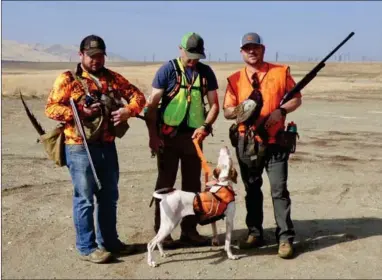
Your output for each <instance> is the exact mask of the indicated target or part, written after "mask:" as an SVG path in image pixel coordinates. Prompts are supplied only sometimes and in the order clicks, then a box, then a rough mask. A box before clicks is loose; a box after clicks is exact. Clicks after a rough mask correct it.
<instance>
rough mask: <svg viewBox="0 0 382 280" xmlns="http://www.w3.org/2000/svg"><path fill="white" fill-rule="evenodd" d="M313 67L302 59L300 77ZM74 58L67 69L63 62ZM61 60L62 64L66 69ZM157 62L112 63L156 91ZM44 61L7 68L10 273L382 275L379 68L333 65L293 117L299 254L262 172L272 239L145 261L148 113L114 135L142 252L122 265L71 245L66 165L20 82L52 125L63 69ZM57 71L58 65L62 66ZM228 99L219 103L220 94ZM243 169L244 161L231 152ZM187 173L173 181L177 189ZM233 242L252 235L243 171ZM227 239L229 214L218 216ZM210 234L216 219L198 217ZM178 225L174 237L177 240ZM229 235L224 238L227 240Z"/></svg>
mask: <svg viewBox="0 0 382 280" xmlns="http://www.w3.org/2000/svg"><path fill="white" fill-rule="evenodd" d="M212 66H213V69H214V70H215V71H216V75H217V76H218V81H219V85H220V90H219V95H220V97H222V96H223V94H224V89H225V81H224V80H225V78H226V76H227V75H228V74H229V73H232V72H233V71H234V70H235V69H237V68H238V67H240V66H239V65H233V64H230V65H228V64H227V65H225V64H217V65H212ZM312 66H313V64H304V65H302V64H293V65H292V68H291V70H292V74H294V76H295V77H296V80H297V81H298V80H299V79H300V78H301V75H302V74H304V73H306V71H308V70H309V69H310V68H311V67H312ZM65 67H66V66H65ZM65 67H62V70H64V69H66V68H65ZM157 68H158V65H151V66H150V65H148V66H123V67H122V66H115V67H114V69H115V70H117V71H120V72H121V73H123V74H124V75H125V76H126V77H127V78H128V79H130V80H131V81H132V82H133V83H136V84H137V85H138V86H140V87H141V88H142V89H143V90H144V91H145V93H147V94H149V92H148V90H149V89H150V82H151V79H152V77H153V74H154V73H155V71H156V69H157ZM54 69H55V70H49V69H44V68H43V67H37V68H36V69H34V68H33V67H29V68H28V69H27V68H21V67H19V68H17V67H10V68H8V69H7V68H6V69H4V70H3V79H2V85H3V91H2V184H1V189H2V192H1V196H2V199H1V201H2V207H1V208H2V209H1V210H2V224H1V229H2V240H1V246H2V273H1V276H2V278H4V279H15V278H18V279H20V278H29V279H30V278H39V279H43V278H49V279H53V278H65V279H69V278H70V279H72V278H76V279H80V278H81V279H85V278H86V279H101V278H146V279H147V278H152V279H163V278H197V279H219V278H224V279H232V278H247V279H248V278H263V279H264V278H326V279H329V278H331V279H333V278H347V279H349V278H353V279H354V278H363V279H371V278H374V279H377V278H382V266H381V259H382V246H381V244H382V206H381V200H382V189H381V186H382V141H381V139H382V65H381V64H352V63H343V64H330V65H328V66H327V67H326V68H324V69H323V70H322V71H321V73H320V76H319V77H318V78H317V79H316V80H314V81H313V82H312V83H311V84H310V85H308V86H307V88H306V90H304V92H303V94H304V98H303V105H302V107H301V108H300V109H299V110H298V111H296V112H294V113H292V114H290V115H288V121H291V120H293V121H295V122H296V123H297V125H298V130H299V134H300V139H299V141H298V146H297V151H296V153H295V154H293V155H291V158H290V166H289V181H288V186H289V191H290V193H291V198H292V218H293V221H294V225H295V230H296V233H297V237H296V240H295V248H296V256H295V258H294V259H291V260H282V259H280V258H278V257H277V255H276V254H277V246H276V243H275V238H274V229H275V222H274V216H273V209H272V202H271V197H270V189H269V182H268V179H267V177H266V174H265V173H264V185H263V192H264V211H265V217H264V228H265V237H266V241H267V244H266V246H264V247H262V248H259V249H252V250H248V251H241V250H238V249H237V248H235V249H234V252H235V253H237V254H240V255H242V258H241V259H239V260H237V261H231V260H228V259H227V258H226V255H225V253H224V251H223V247H222V246H220V247H200V248H179V249H176V250H171V251H168V253H169V257H168V258H165V259H164V258H161V257H160V256H159V254H158V251H157V250H156V251H154V257H155V259H156V261H157V263H158V264H159V265H160V266H159V267H157V268H150V267H149V266H148V265H147V263H146V257H147V254H146V243H147V242H148V241H149V240H150V239H151V238H152V237H153V212H154V211H153V208H149V202H150V200H151V194H152V191H153V189H154V184H155V181H156V175H157V174H156V159H152V158H150V151H149V149H148V135H147V130H146V128H145V126H144V123H143V122H142V121H141V120H139V119H133V120H131V121H130V125H131V129H130V130H129V131H128V133H127V135H126V136H125V137H124V138H123V139H122V140H121V139H118V140H117V147H118V151H119V162H120V171H121V176H120V184H119V186H120V200H119V204H118V230H119V235H120V238H121V239H122V240H123V241H125V242H128V243H132V244H136V245H137V246H138V248H139V249H140V250H139V251H138V252H137V253H136V254H134V255H132V256H124V257H120V258H118V260H116V261H115V262H113V263H110V264H103V265H96V264H91V263H88V262H83V261H80V260H79V259H78V257H77V253H76V249H75V247H74V242H75V235H74V228H73V221H72V197H71V196H72V184H71V179H70V176H69V173H68V170H67V169H66V168H64V167H62V168H59V167H55V166H54V164H53V163H52V162H51V161H49V160H48V159H46V157H45V155H44V152H43V149H42V146H41V144H39V143H36V139H37V133H36V131H35V130H34V128H33V127H32V125H31V124H30V122H29V120H28V119H27V117H26V114H25V112H24V110H23V108H22V105H21V102H20V100H19V99H17V98H15V91H16V89H18V88H21V89H22V90H23V92H24V93H25V95H26V96H27V97H28V96H29V98H28V99H27V102H28V105H29V106H30V108H31V109H32V111H33V113H34V114H35V116H36V117H37V118H38V120H39V121H40V122H41V123H42V125H43V126H44V128H46V129H49V128H51V127H53V125H54V124H55V123H54V122H53V121H51V120H49V119H47V118H46V117H45V116H44V112H43V110H44V105H45V100H46V96H47V93H48V92H47V90H48V89H49V87H50V86H51V84H52V83H53V80H54V78H55V76H56V75H57V74H58V73H59V72H61V71H62V70H60V68H59V67H58V68H54ZM57 69H58V70H57ZM220 101H222V100H221V99H220ZM230 125H231V122H229V121H226V120H225V119H224V117H223V114H222V113H221V114H220V116H219V118H218V120H217V122H216V124H215V125H214V132H215V135H214V137H209V138H208V139H207V140H206V144H205V147H206V148H205V155H206V157H207V159H208V160H209V161H210V162H211V166H213V165H214V164H215V163H216V160H217V156H218V151H219V148H220V147H221V146H222V145H228V147H230V149H231V151H233V149H232V147H231V146H230V143H229V139H228V128H229V126H230ZM234 163H235V166H236V167H237V168H238V165H237V160H236V159H235V161H234ZM179 182H180V177H179V176H178V180H177V184H176V186H179ZM234 187H235V190H236V191H237V206H236V207H237V213H236V219H235V230H234V234H233V236H234V240H235V241H234V242H235V244H236V242H237V240H239V239H240V238H243V237H244V236H245V235H246V227H245V204H244V195H245V191H244V188H243V184H242V182H241V179H240V177H239V183H238V184H237V185H235V186H234ZM217 226H218V230H219V233H220V238H221V241H223V239H224V233H225V225H224V222H222V221H219V222H218V223H217ZM199 230H200V232H201V233H202V234H205V235H209V236H211V227H210V226H208V225H207V226H203V227H201V226H199ZM179 234H180V232H179V228H177V229H176V230H175V232H174V234H173V236H174V237H175V238H178V237H179ZM221 244H223V243H221Z"/></svg>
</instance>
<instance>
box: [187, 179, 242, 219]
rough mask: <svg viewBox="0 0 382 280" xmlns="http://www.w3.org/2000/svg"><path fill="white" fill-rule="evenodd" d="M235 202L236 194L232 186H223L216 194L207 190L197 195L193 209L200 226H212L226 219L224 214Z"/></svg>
mask: <svg viewBox="0 0 382 280" xmlns="http://www.w3.org/2000/svg"><path fill="white" fill-rule="evenodd" d="M234 200H235V192H234V191H233V189H232V187H231V186H221V187H220V188H219V189H218V190H217V191H216V192H210V191H209V189H207V190H206V191H204V192H201V193H197V194H196V196H195V198H194V202H193V207H194V211H195V214H196V216H198V223H199V224H200V225H206V224H210V223H212V222H214V221H217V220H220V219H223V218H224V212H225V210H226V209H227V206H228V204H229V203H230V202H232V201H234Z"/></svg>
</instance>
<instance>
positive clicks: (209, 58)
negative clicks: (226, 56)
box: [208, 53, 211, 62]
mask: <svg viewBox="0 0 382 280" xmlns="http://www.w3.org/2000/svg"><path fill="white" fill-rule="evenodd" d="M208 62H211V53H208Z"/></svg>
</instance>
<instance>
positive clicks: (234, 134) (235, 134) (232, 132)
mask: <svg viewBox="0 0 382 280" xmlns="http://www.w3.org/2000/svg"><path fill="white" fill-rule="evenodd" d="M237 128H238V126H237V124H235V123H234V124H232V125H231V126H230V128H229V140H231V145H232V147H234V148H236V147H237V144H238V142H239V131H238V130H237Z"/></svg>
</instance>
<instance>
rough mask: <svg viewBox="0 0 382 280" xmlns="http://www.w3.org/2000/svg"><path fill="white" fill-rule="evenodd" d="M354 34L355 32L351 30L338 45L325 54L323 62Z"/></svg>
mask: <svg viewBox="0 0 382 280" xmlns="http://www.w3.org/2000/svg"><path fill="white" fill-rule="evenodd" d="M354 34H355V33H354V32H351V33H350V34H349V35H348V36H347V37H346V38H345V39H344V40H343V41H342V42H341V43H339V45H338V46H337V47H335V48H334V49H333V50H332V51H331V52H330V53H329V54H328V55H327V56H325V58H324V59H323V60H322V61H321V62H325V61H327V60H328V59H329V58H330V57H331V56H332V55H333V54H334V53H335V52H336V51H338V50H339V48H341V47H342V46H343V45H344V44H345V43H346V42H347V41H349V40H350V38H351V37H353V36H354Z"/></svg>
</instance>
